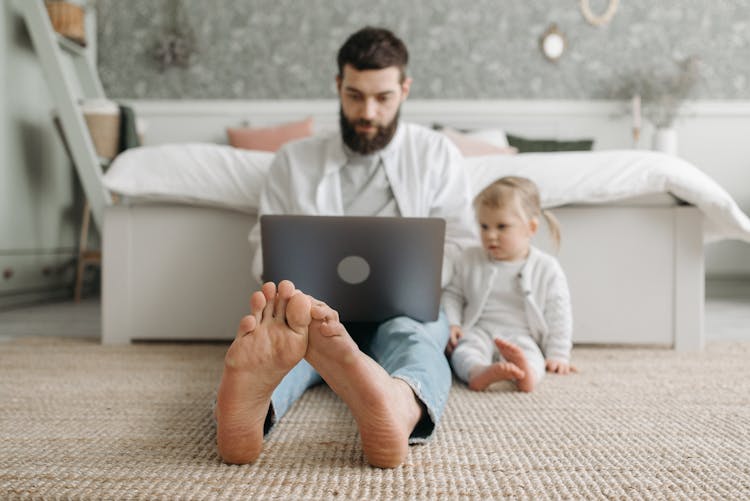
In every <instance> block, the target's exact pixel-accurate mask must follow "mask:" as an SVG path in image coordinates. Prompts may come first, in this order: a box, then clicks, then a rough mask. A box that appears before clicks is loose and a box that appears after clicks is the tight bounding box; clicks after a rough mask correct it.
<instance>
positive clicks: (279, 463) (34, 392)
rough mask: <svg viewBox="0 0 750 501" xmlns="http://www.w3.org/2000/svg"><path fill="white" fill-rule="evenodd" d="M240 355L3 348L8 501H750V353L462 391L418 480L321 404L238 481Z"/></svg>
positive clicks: (682, 357)
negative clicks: (225, 412) (229, 368)
mask: <svg viewBox="0 0 750 501" xmlns="http://www.w3.org/2000/svg"><path fill="white" fill-rule="evenodd" d="M225 350H226V345H218V344H140V345H133V346H122V347H110V346H101V345H99V344H98V343H97V342H95V341H81V340H63V339H49V338H45V339H39V338H36V339H22V340H16V341H11V342H7V343H3V344H0V498H2V499H8V498H10V499H14V498H39V499H51V498H66V499H67V498H75V499H81V498H85V499H113V498H116V499H119V498H123V499H130V498H140V499H214V498H225V499H284V500H286V499H368V500H372V499H402V498H404V499H415V498H422V499H453V498H475V499H491V498H527V499H589V498H602V499H748V498H750V377H749V376H750V343H736V342H734V343H718V344H717V343H715V344H711V345H709V346H708V348H707V349H706V350H705V351H704V352H702V353H689V354H684V353H676V352H673V351H669V350H662V349H633V348H592V347H576V348H575V349H574V359H575V361H576V362H577V364H578V365H579V366H580V368H581V369H582V372H581V373H580V374H578V375H575V376H567V377H566V376H548V377H547V378H546V379H545V380H544V381H543V382H542V383H541V385H540V386H539V388H538V391H536V392H534V393H532V394H521V393H517V392H514V391H512V390H511V389H510V388H509V387H507V386H505V385H496V386H495V387H493V388H492V389H491V390H490V391H486V392H483V393H474V392H470V391H469V390H467V389H466V388H465V387H464V386H462V385H460V384H458V383H456V384H454V387H453V390H452V392H451V396H450V400H449V403H448V407H447V410H446V414H445V418H444V420H443V422H442V423H441V426H440V428H439V430H438V432H437V433H436V435H435V436H434V439H433V440H432V441H431V442H430V443H429V444H427V445H421V446H414V447H412V448H411V450H410V454H409V457H408V460H407V462H406V464H404V465H403V466H401V467H399V468H397V469H394V470H379V469H375V468H371V467H369V466H367V464H366V463H365V462H364V460H363V457H362V454H361V448H360V444H359V439H358V437H357V431H356V427H355V425H354V422H353V421H352V419H351V417H350V415H349V413H348V412H347V409H346V407H345V406H344V405H343V404H342V403H341V401H340V400H338V398H337V397H336V396H335V395H334V394H333V393H332V392H331V391H330V390H329V389H328V388H326V387H317V388H314V389H312V390H310V391H309V392H308V393H306V394H305V396H304V397H303V399H302V400H301V401H299V402H298V403H297V405H296V406H295V407H294V408H293V409H292V410H291V411H290V413H289V414H288V415H287V416H286V417H285V419H284V420H283V421H282V422H281V423H280V424H279V425H278V426H277V427H276V428H275V430H274V431H273V432H272V433H271V434H270V436H269V437H268V440H267V446H266V450H265V451H264V453H263V455H262V456H261V459H260V460H259V461H258V462H257V463H255V464H253V465H246V466H229V465H225V464H223V463H222V462H221V461H220V459H219V457H218V456H217V453H216V448H215V445H214V444H215V431H214V425H213V419H212V402H213V399H214V395H215V390H216V386H217V383H218V381H219V377H220V374H221V367H222V358H223V355H224V352H225Z"/></svg>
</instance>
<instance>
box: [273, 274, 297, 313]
mask: <svg viewBox="0 0 750 501" xmlns="http://www.w3.org/2000/svg"><path fill="white" fill-rule="evenodd" d="M294 292H295V291H294V284H293V283H292V282H290V281H289V280H282V281H281V282H279V287H278V288H277V290H276V299H275V301H274V305H273V317H274V318H275V319H276V321H277V322H281V323H284V322H286V307H287V304H288V303H289V299H290V298H291V297H292V295H293V294H294Z"/></svg>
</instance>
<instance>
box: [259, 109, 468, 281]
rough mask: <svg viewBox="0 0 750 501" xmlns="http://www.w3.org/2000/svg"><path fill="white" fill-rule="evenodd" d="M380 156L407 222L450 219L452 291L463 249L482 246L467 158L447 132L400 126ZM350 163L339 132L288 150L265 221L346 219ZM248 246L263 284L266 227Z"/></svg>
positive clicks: (447, 266) (270, 185)
mask: <svg viewBox="0 0 750 501" xmlns="http://www.w3.org/2000/svg"><path fill="white" fill-rule="evenodd" d="M381 158H382V160H383V164H384V167H385V173H386V176H387V177H388V181H389V183H390V185H391V189H392V190H393V196H394V198H395V199H396V204H397V205H398V209H399V212H400V214H401V215H402V216H403V217H439V218H443V219H445V221H446V234H445V250H444V261H443V275H442V282H443V286H445V285H446V284H447V283H448V281H449V280H450V278H451V276H452V273H453V263H454V261H455V259H457V258H458V257H459V256H460V253H461V249H462V248H463V247H467V246H470V245H475V244H476V242H477V236H476V222H475V220H474V215H473V210H472V208H471V190H470V187H469V182H468V178H467V175H466V172H465V171H464V164H463V159H462V157H461V154H460V153H459V152H458V150H457V149H456V147H455V146H453V144H452V143H450V141H449V140H448V139H446V138H445V137H444V136H443V135H442V134H440V133H438V132H435V131H432V130H430V129H428V128H426V127H423V126H420V125H415V124H406V123H401V124H399V126H398V129H397V130H396V134H395V135H394V137H393V139H392V140H391V142H390V143H389V144H388V145H387V146H386V147H385V148H384V149H383V150H382V152H381ZM346 162H347V156H346V153H345V151H344V143H343V140H342V138H341V133H340V132H339V131H335V132H332V133H330V134H327V135H320V136H314V137H311V138H307V139H303V140H300V141H295V142H292V143H288V144H286V145H284V146H283V147H282V148H281V149H280V150H279V151H278V153H277V154H276V156H275V157H274V160H273V162H272V163H271V167H270V168H269V171H268V176H267V178H266V182H265V185H264V187H263V191H262V193H261V196H260V204H259V207H258V215H259V216H261V215H263V214H311V215H327V216H341V215H345V214H344V207H343V196H342V193H341V180H340V171H341V168H342V167H344V165H345V164H346ZM249 240H250V243H251V246H252V247H253V248H254V249H255V255H254V257H253V268H252V269H253V274H254V275H255V278H256V279H258V281H260V276H261V273H262V271H263V256H262V250H261V246H260V225H259V224H256V225H255V226H254V227H253V229H252V231H251V232H250V236H249Z"/></svg>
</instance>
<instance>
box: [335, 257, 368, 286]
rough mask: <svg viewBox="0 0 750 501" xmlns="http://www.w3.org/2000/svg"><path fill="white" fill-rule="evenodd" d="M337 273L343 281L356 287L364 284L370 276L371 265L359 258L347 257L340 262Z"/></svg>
mask: <svg viewBox="0 0 750 501" xmlns="http://www.w3.org/2000/svg"><path fill="white" fill-rule="evenodd" d="M336 271H337V272H338V274H339V277H340V278H341V280H343V281H344V282H346V283H348V284H352V285H356V284H360V283H362V282H364V281H365V280H367V277H369V276H370V265H369V264H367V261H365V260H364V258H361V257H359V256H347V257H345V258H344V259H342V260H341V261H340V262H339V265H338V267H337V269H336Z"/></svg>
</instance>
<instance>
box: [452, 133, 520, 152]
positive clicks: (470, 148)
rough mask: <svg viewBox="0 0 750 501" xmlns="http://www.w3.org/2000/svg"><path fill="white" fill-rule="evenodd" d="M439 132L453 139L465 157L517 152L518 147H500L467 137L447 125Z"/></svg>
mask: <svg viewBox="0 0 750 501" xmlns="http://www.w3.org/2000/svg"><path fill="white" fill-rule="evenodd" d="M440 132H442V133H443V134H445V136H446V137H447V138H448V139H450V140H451V141H453V144H455V145H456V147H457V148H458V150H459V151H460V152H461V154H463V156H465V157H478V156H482V155H515V154H516V153H518V149H516V148H514V147H512V146H507V147H501V146H496V145H494V144H491V143H488V142H486V141H482V140H481V139H476V138H473V137H469V136H467V135H466V134H462V133H461V132H458V131H457V130H455V129H451V128H448V127H445V128H443V129H442V130H441V131H440Z"/></svg>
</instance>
